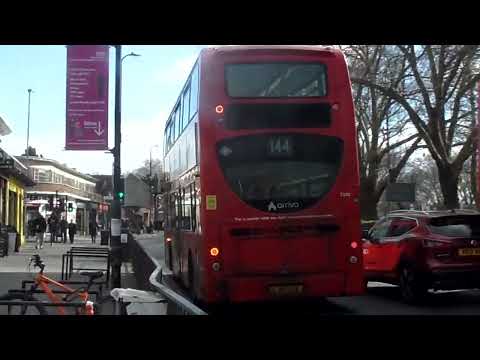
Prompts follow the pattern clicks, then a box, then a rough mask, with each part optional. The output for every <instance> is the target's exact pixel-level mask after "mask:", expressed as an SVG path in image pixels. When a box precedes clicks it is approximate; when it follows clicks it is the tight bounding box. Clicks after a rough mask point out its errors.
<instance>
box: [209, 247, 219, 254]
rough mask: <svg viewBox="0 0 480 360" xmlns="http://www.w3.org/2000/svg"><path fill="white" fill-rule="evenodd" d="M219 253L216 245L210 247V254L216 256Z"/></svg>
mask: <svg viewBox="0 0 480 360" xmlns="http://www.w3.org/2000/svg"><path fill="white" fill-rule="evenodd" d="M219 253H220V251H219V250H218V248H216V247H212V248H211V249H210V255H212V256H218V254H219Z"/></svg>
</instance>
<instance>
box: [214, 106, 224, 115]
mask: <svg viewBox="0 0 480 360" xmlns="http://www.w3.org/2000/svg"><path fill="white" fill-rule="evenodd" d="M215 112H216V113H217V114H223V106H222V105H217V106H216V107H215Z"/></svg>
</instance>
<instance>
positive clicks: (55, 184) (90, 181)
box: [17, 156, 109, 235]
mask: <svg viewBox="0 0 480 360" xmlns="http://www.w3.org/2000/svg"><path fill="white" fill-rule="evenodd" d="M17 159H18V160H19V161H21V162H22V163H24V164H25V165H26V166H28V168H29V173H30V176H31V178H33V180H34V181H35V183H36V185H35V186H33V187H30V188H29V189H28V190H27V192H26V196H25V204H26V213H27V221H28V220H31V219H32V218H34V216H35V214H36V213H38V212H39V213H41V214H42V215H43V216H45V217H46V218H48V217H49V216H50V215H51V213H52V205H53V207H60V213H61V216H62V217H64V218H65V219H66V220H67V221H68V222H70V221H71V220H73V222H74V223H76V224H77V231H78V233H79V234H84V235H85V234H88V223H89V222H90V221H91V220H95V221H96V222H97V223H98V224H99V225H100V226H101V227H102V228H104V229H107V228H108V227H109V224H107V223H106V222H105V216H104V215H105V214H106V213H108V212H109V205H108V204H107V203H106V202H105V201H104V200H103V196H102V195H101V194H99V193H97V192H96V183H97V179H95V178H94V177H92V176H90V175H86V174H82V173H80V172H78V171H77V170H75V169H72V168H69V167H67V166H66V165H64V164H60V163H59V162H57V161H55V160H51V159H45V158H42V157H37V156H18V157H17Z"/></svg>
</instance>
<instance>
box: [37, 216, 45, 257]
mask: <svg viewBox="0 0 480 360" xmlns="http://www.w3.org/2000/svg"><path fill="white" fill-rule="evenodd" d="M46 230H47V222H46V221H45V218H44V217H43V216H42V214H40V213H39V214H38V217H37V219H36V220H35V231H36V234H37V245H35V249H37V250H38V249H39V248H40V249H42V248H43V237H44V235H45V231H46Z"/></svg>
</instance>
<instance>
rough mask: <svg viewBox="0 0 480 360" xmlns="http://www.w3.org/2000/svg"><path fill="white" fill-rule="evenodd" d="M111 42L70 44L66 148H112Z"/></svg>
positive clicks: (68, 54) (68, 52)
mask: <svg viewBox="0 0 480 360" xmlns="http://www.w3.org/2000/svg"><path fill="white" fill-rule="evenodd" d="M108 54H109V47H108V46H107V45H72V46H68V47H67V106H66V109H67V114H66V117H67V118H66V140H65V149H66V150H107V149H108V60H109V55H108Z"/></svg>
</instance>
